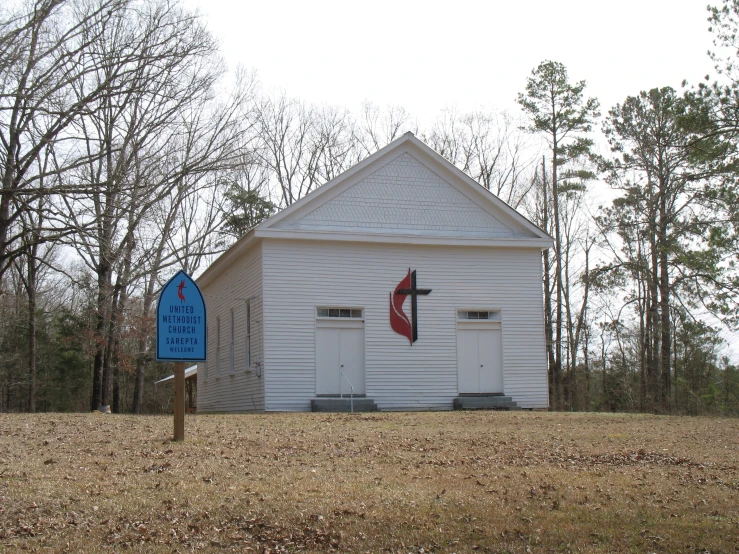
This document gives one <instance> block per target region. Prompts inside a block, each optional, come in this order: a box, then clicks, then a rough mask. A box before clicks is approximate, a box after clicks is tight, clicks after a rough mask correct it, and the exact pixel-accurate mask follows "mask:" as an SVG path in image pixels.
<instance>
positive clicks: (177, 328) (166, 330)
mask: <svg viewBox="0 0 739 554" xmlns="http://www.w3.org/2000/svg"><path fill="white" fill-rule="evenodd" d="M207 336H208V325H207V317H206V313H205V301H204V300H203V295H202V294H201V292H200V289H199V288H198V286H197V285H196V284H195V281H193V280H192V279H191V278H190V277H189V276H188V275H187V273H185V272H184V271H180V272H179V273H177V275H175V276H174V277H172V278H171V279H170V280H169V281H168V282H167V284H166V285H164V288H163V289H162V293H161V294H160V295H159V303H158V304H157V360H159V361H169V362H179V361H182V362H184V361H188V362H195V361H197V362H204V361H205V360H206V359H207V343H208V341H207Z"/></svg>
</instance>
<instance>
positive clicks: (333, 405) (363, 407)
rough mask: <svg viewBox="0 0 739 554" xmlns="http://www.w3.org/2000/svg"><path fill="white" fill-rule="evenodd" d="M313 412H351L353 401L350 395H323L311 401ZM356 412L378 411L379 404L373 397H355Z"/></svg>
mask: <svg viewBox="0 0 739 554" xmlns="http://www.w3.org/2000/svg"><path fill="white" fill-rule="evenodd" d="M310 409H311V411H312V412H350V411H351V409H352V401H351V400H350V399H349V398H348V397H346V396H345V397H344V398H335V397H321V398H314V399H312V400H311V401H310ZM354 411H355V412H377V411H378V409H377V404H375V401H374V400H372V399H371V398H364V397H361V398H356V397H355V398H354Z"/></svg>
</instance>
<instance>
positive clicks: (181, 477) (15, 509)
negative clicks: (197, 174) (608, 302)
mask: <svg viewBox="0 0 739 554" xmlns="http://www.w3.org/2000/svg"><path fill="white" fill-rule="evenodd" d="M171 432H172V419H171V417H135V416H115V415H96V414H84V415H83V414H74V415H59V414H44V415H33V416H32V415H8V414H2V415H0V552H16V551H19V550H36V551H53V552H111V551H114V552H123V551H126V550H130V551H137V552H138V551H146V552H172V551H181V552H188V551H209V552H222V551H234V552H293V551H299V552H325V551H332V550H333V551H340V552H381V551H387V552H473V551H476V552H579V551H587V552H626V551H634V552H737V551H739V550H737V544H739V540H738V539H739V469H738V460H739V421H737V420H731V419H723V420H722V419H709V418H685V417H681V418H671V417H656V416H634V415H594V414H541V413H505V412H447V413H388V414H385V413H382V414H370V415H363V414H355V415H348V414H347V415H334V414H267V415H239V416H203V415H200V416H188V418H187V420H186V436H187V440H186V442H185V443H184V444H176V443H172V442H170V441H169V438H170V436H171Z"/></svg>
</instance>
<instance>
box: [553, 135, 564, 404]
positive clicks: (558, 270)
mask: <svg viewBox="0 0 739 554" xmlns="http://www.w3.org/2000/svg"><path fill="white" fill-rule="evenodd" d="M558 157H559V145H558V143H557V133H556V132H555V133H553V134H552V211H553V213H552V216H553V217H554V251H555V256H554V261H555V269H554V273H555V280H556V285H557V300H556V304H557V314H556V316H555V318H554V325H555V335H556V338H555V344H554V346H555V359H554V386H555V389H554V390H555V397H556V409H558V410H559V409H561V408H562V233H561V229H560V220H559V190H558V187H557V159H558Z"/></svg>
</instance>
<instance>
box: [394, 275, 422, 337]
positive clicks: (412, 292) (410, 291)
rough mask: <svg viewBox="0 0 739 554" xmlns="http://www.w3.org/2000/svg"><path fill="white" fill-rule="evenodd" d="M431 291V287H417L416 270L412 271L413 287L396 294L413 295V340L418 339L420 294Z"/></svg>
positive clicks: (398, 291) (400, 290)
mask: <svg viewBox="0 0 739 554" xmlns="http://www.w3.org/2000/svg"><path fill="white" fill-rule="evenodd" d="M430 292H431V289H419V288H418V287H416V270H415V269H414V270H413V271H411V288H409V289H399V290H397V291H396V292H395V294H410V295H411V306H412V308H413V319H412V326H413V342H416V341H417V340H418V295H419V294H422V295H424V296H425V295H427V294H429V293H430Z"/></svg>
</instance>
